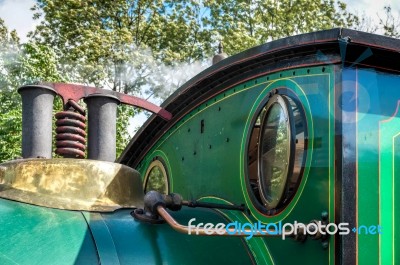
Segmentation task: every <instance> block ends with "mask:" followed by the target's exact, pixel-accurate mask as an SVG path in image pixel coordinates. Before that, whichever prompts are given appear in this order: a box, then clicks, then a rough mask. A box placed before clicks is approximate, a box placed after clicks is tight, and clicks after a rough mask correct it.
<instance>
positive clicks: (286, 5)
mask: <svg viewBox="0 0 400 265" xmlns="http://www.w3.org/2000/svg"><path fill="white" fill-rule="evenodd" d="M205 5H206V6H207V7H208V8H209V9H210V16H209V17H208V18H206V19H205V20H204V22H205V24H206V25H208V26H209V27H210V28H213V29H214V30H215V31H217V32H218V33H219V34H220V36H221V38H222V40H223V42H224V45H225V47H226V49H225V50H226V52H227V53H228V54H234V53H238V52H240V51H242V50H245V49H248V48H250V47H253V46H255V45H259V44H262V43H265V42H267V41H270V40H274V39H278V38H282V37H287V36H291V35H296V34H300V33H306V32H311V31H317V30H323V29H330V28H333V27H351V26H352V25H354V23H356V22H357V17H356V16H354V15H353V14H351V13H349V12H347V11H346V4H344V3H343V2H340V1H333V0H316V1H307V0H279V1H276V0H269V1H259V0H256V1H248V0H246V1H245V0H239V1H236V0H228V1H226V0H206V1H205Z"/></svg>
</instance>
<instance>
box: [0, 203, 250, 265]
mask: <svg viewBox="0 0 400 265" xmlns="http://www.w3.org/2000/svg"><path fill="white" fill-rule="evenodd" d="M131 211H132V210H131V209H127V210H119V211H116V212H114V213H109V214H104V213H103V214H100V213H82V212H79V211H67V210H57V209H49V208H44V207H39V206H33V205H28V204H23V203H19V202H13V201H8V200H4V199H0V216H1V218H0V264H2V265H8V264H10V265H11V264H29V265H30V264H66V265H67V264H99V263H101V264H103V265H109V264H112V265H117V264H126V265H131V264H189V263H191V261H194V260H195V261H196V264H223V263H225V262H226V263H227V264H253V260H252V256H251V254H250V252H249V250H248V248H247V247H246V245H245V243H244V239H240V238H226V237H225V238H212V237H195V236H189V235H184V234H178V233H177V232H176V231H174V230H172V228H170V227H169V226H168V225H167V224H160V225H152V224H148V223H141V222H139V221H136V220H134V219H133V218H132V216H131V215H130V212H131ZM173 216H174V217H175V218H176V219H177V220H178V221H179V222H181V223H183V224H185V223H187V222H188V221H189V220H190V219H191V218H193V217H194V218H197V220H198V221H199V222H201V221H202V222H213V223H220V222H226V219H224V218H223V217H222V216H221V215H220V214H218V213H216V212H215V211H211V210H207V209H200V210H197V209H196V210H193V209H190V210H183V211H181V212H177V213H173ZM86 221H87V223H86ZM88 224H89V225H88Z"/></svg>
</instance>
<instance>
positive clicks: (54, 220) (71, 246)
mask: <svg viewBox="0 0 400 265" xmlns="http://www.w3.org/2000/svg"><path fill="white" fill-rule="evenodd" d="M0 216H1V218H0V264H2V265H7V264H10V265H11V264H21V265H22V264H29V265H31V264H65V265H67V264H71V265H72V264H98V258H97V252H96V249H95V246H94V244H93V241H92V238H91V235H90V232H89V231H88V229H87V224H86V222H85V219H84V218H83V216H82V214H81V213H80V212H74V211H63V210H56V209H49V208H44V207H38V206H33V205H28V204H23V203H19V202H14V201H8V200H3V199H0Z"/></svg>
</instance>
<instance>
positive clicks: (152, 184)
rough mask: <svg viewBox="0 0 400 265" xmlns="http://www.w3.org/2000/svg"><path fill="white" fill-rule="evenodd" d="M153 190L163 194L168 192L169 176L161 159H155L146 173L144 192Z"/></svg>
mask: <svg viewBox="0 0 400 265" xmlns="http://www.w3.org/2000/svg"><path fill="white" fill-rule="evenodd" d="M151 190H155V191H158V192H160V193H162V194H167V193H168V176H167V172H166V170H165V167H164V165H163V163H162V162H161V161H160V160H155V161H153V162H152V163H151V164H150V166H149V169H148V170H147V173H146V177H145V188H144V192H145V193H147V192H149V191H151Z"/></svg>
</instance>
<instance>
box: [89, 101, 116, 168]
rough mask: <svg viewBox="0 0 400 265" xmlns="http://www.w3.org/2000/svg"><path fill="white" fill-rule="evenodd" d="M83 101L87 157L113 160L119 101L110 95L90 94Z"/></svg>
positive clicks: (114, 156)
mask: <svg viewBox="0 0 400 265" xmlns="http://www.w3.org/2000/svg"><path fill="white" fill-rule="evenodd" d="M85 102H86V104H87V107H88V158H89V159H95V160H102V161H110V162H113V161H114V160H115V158H116V138H117V137H116V134H117V106H118V104H119V103H120V101H119V99H118V98H117V97H115V96H112V95H104V94H91V95H89V96H87V97H86V98H85Z"/></svg>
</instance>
